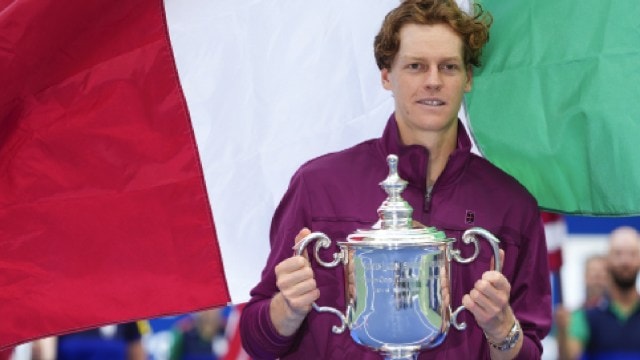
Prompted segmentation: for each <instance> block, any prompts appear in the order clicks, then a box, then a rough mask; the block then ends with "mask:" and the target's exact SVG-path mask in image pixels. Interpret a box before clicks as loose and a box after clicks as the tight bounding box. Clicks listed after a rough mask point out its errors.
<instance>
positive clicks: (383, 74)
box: [380, 68, 391, 90]
mask: <svg viewBox="0 0 640 360" xmlns="http://www.w3.org/2000/svg"><path fill="white" fill-rule="evenodd" d="M380 79H381V80H382V87H383V88H385V89H386V90H391V79H389V69H388V68H383V69H382V70H380Z"/></svg>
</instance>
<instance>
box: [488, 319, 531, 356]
mask: <svg viewBox="0 0 640 360" xmlns="http://www.w3.org/2000/svg"><path fill="white" fill-rule="evenodd" d="M485 336H486V338H487V341H488V342H489V345H491V347H492V348H494V349H497V350H500V351H507V350H511V349H513V348H514V347H515V346H516V344H517V343H518V340H520V337H521V336H522V328H521V327H520V323H519V322H518V320H517V319H515V318H514V323H513V325H512V326H511V329H510V330H509V333H508V334H507V336H506V337H504V338H503V339H500V340H497V341H496V340H495V339H491V338H490V337H489V336H487V334H486V333H485Z"/></svg>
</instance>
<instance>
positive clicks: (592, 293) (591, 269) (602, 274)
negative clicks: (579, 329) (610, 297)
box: [555, 254, 609, 360]
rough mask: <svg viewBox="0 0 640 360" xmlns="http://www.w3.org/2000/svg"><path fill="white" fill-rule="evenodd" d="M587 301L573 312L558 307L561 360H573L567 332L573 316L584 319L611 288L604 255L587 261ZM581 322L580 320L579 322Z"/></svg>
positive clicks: (557, 338)
mask: <svg viewBox="0 0 640 360" xmlns="http://www.w3.org/2000/svg"><path fill="white" fill-rule="evenodd" d="M584 287H585V300H584V303H583V304H582V306H581V308H580V309H578V310H575V311H573V312H571V311H569V310H568V309H566V308H565V307H564V306H562V305H558V306H556V309H555V321H556V330H557V332H556V341H557V342H558V354H559V355H558V356H559V360H567V359H571V355H570V354H569V345H568V344H567V342H568V338H567V330H568V326H569V323H570V320H569V319H570V318H571V316H578V317H583V316H584V315H583V313H582V312H583V311H584V310H586V309H591V308H593V307H595V306H598V305H599V304H600V303H601V302H602V301H603V300H604V298H605V296H606V294H607V288H608V287H609V273H608V271H607V258H606V256H603V255H600V254H598V255H592V256H590V257H589V258H587V260H586V261H585V267H584ZM578 321H579V320H578Z"/></svg>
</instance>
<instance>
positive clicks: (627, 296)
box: [610, 287, 640, 314]
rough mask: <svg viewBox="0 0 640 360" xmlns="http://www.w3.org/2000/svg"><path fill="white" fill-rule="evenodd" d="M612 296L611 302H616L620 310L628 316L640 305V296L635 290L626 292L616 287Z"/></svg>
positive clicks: (612, 290)
mask: <svg viewBox="0 0 640 360" xmlns="http://www.w3.org/2000/svg"><path fill="white" fill-rule="evenodd" d="M610 296H611V301H613V302H615V303H616V305H617V306H618V307H619V308H620V310H622V311H623V312H624V313H626V314H629V313H630V312H631V311H633V310H634V309H635V308H636V306H638V304H639V303H640V294H638V291H637V290H636V289H635V288H631V289H628V290H626V289H620V288H616V287H614V288H613V289H611V295H610Z"/></svg>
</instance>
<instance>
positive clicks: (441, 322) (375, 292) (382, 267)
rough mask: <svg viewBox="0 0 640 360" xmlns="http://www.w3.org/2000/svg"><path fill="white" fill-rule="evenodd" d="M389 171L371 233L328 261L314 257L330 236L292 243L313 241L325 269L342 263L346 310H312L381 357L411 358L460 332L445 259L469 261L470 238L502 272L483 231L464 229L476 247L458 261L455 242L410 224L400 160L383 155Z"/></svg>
mask: <svg viewBox="0 0 640 360" xmlns="http://www.w3.org/2000/svg"><path fill="white" fill-rule="evenodd" d="M387 162H388V164H389V176H388V177H387V178H386V179H385V180H384V181H383V182H381V183H380V185H381V186H382V188H383V189H384V190H385V191H386V193H387V195H388V197H387V198H386V199H385V201H384V202H383V203H382V205H381V206H380V208H379V209H378V216H379V221H378V223H376V225H374V226H373V228H372V229H370V230H357V231H356V232H355V233H352V234H350V235H349V236H348V237H347V241H343V242H338V245H339V247H340V252H338V253H336V254H334V258H333V261H331V262H326V261H324V260H323V259H321V258H320V257H319V251H320V249H321V248H327V247H329V245H330V244H331V240H330V239H329V238H328V237H327V236H326V235H324V234H322V233H312V234H310V235H308V236H307V237H305V238H304V239H303V240H302V241H301V242H300V243H298V245H297V253H298V254H302V252H303V251H304V249H305V248H306V246H307V245H309V244H310V243H311V242H312V241H315V251H314V255H315V259H316V261H317V262H318V263H319V264H321V265H322V266H324V267H335V266H337V265H338V264H340V263H342V264H343V266H344V274H345V284H344V286H345V294H346V297H347V298H346V304H347V308H346V309H345V311H344V313H343V312H341V311H339V310H338V309H335V308H332V307H328V306H318V305H317V304H315V303H314V304H313V308H314V309H315V310H316V311H318V312H328V313H332V314H335V315H337V316H338V318H339V319H340V322H341V324H340V326H334V327H333V332H334V333H336V334H340V333H342V332H344V331H345V329H346V327H348V328H349V332H350V334H351V338H352V339H353V340H354V341H355V342H356V343H358V344H360V345H364V346H367V347H369V348H371V349H373V350H376V351H378V352H380V353H381V354H382V355H384V356H385V358H387V359H415V358H417V355H418V352H419V351H420V350H423V349H428V348H433V347H435V346H438V345H440V344H441V343H442V342H443V341H444V339H445V338H446V335H447V332H448V330H449V326H450V325H453V326H454V327H455V328H456V329H457V330H464V329H465V328H466V324H465V323H458V321H457V316H458V314H459V313H460V312H461V311H462V310H464V306H459V307H458V308H457V309H456V310H455V311H451V303H450V291H449V285H450V278H449V273H450V271H449V267H450V263H451V260H452V259H453V260H455V261H457V262H460V263H469V262H472V261H474V260H475V259H476V257H477V256H478V253H479V246H478V241H477V240H476V238H475V237H476V235H480V236H482V237H483V238H484V239H486V240H487V241H489V243H490V244H491V247H492V249H493V255H494V257H495V262H496V265H495V266H496V270H498V271H500V263H499V259H500V257H499V255H498V243H499V241H498V239H496V237H495V236H493V235H492V234H491V233H489V232H488V231H486V230H484V229H481V228H472V229H469V230H467V231H466V232H465V233H464V234H463V237H462V240H463V242H464V243H465V244H470V243H473V244H474V245H475V252H474V254H473V255H472V256H471V257H469V258H463V257H461V255H460V252H459V251H458V250H455V249H453V248H452V243H453V242H454V241H455V239H452V238H447V237H446V235H445V234H444V232H442V231H439V230H437V229H435V228H433V227H425V226H421V225H419V226H413V221H412V214H413V209H412V208H411V206H410V205H409V204H408V203H407V202H406V201H405V200H404V199H402V197H401V193H402V191H403V190H404V188H405V186H406V181H404V180H402V179H401V178H400V177H399V175H398V158H397V156H395V155H389V156H388V157H387Z"/></svg>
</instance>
